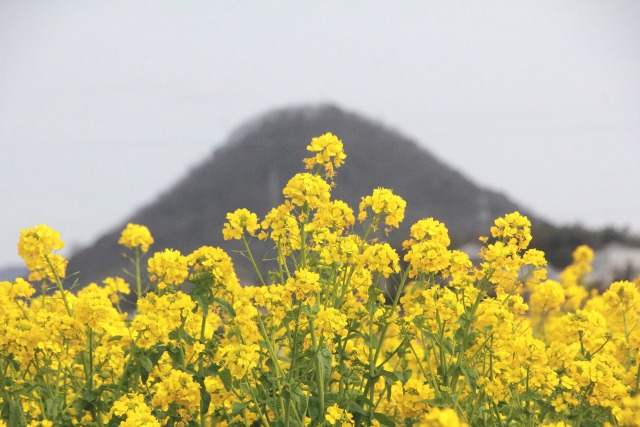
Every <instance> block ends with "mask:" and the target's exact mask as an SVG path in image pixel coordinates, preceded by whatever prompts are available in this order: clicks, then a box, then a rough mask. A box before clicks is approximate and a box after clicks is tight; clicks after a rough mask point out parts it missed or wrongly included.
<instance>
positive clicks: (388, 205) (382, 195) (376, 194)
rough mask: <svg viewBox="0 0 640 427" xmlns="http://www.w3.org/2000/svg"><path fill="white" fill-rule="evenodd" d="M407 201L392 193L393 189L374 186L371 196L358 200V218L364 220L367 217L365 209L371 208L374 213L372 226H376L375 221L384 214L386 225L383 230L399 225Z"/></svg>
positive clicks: (389, 229)
mask: <svg viewBox="0 0 640 427" xmlns="http://www.w3.org/2000/svg"><path fill="white" fill-rule="evenodd" d="M406 206H407V202H405V201H404V199H403V198H402V197H400V196H396V195H395V194H393V191H391V190H388V189H386V188H376V189H375V190H373V194H372V195H371V196H366V197H363V198H362V201H361V202H360V206H359V210H360V213H359V214H358V220H359V221H360V222H364V220H366V219H367V216H368V213H367V209H368V208H371V211H372V212H373V213H374V219H373V221H374V223H373V227H376V226H377V221H379V220H380V219H381V217H382V216H384V223H385V224H386V225H387V227H386V228H385V231H387V232H388V231H391V229H392V228H398V227H400V223H401V222H402V220H403V219H404V210H405V208H406Z"/></svg>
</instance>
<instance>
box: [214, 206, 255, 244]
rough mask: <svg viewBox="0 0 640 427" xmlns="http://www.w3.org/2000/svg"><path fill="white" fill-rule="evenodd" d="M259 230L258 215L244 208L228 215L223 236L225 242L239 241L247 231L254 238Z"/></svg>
mask: <svg viewBox="0 0 640 427" xmlns="http://www.w3.org/2000/svg"><path fill="white" fill-rule="evenodd" d="M259 228H260V225H259V224H258V217H257V216H256V214H254V213H253V212H249V210H248V209H244V208H242V209H237V210H236V211H235V212H230V213H228V214H227V222H225V223H224V228H223V230H222V235H223V237H224V240H230V239H236V240H239V239H242V236H243V234H244V232H245V230H246V231H247V233H249V234H250V235H252V236H253V235H254V234H255V232H256V231H257V230H258V229H259Z"/></svg>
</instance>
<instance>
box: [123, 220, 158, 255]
mask: <svg viewBox="0 0 640 427" xmlns="http://www.w3.org/2000/svg"><path fill="white" fill-rule="evenodd" d="M118 244H120V245H122V246H124V247H126V248H130V249H135V248H140V250H141V251H142V252H143V253H146V252H147V251H148V250H149V246H150V245H151V244H153V237H152V236H151V233H150V232H149V229H148V228H147V227H145V226H144V225H138V224H131V223H129V224H127V226H126V227H125V229H124V230H122V234H120V240H118Z"/></svg>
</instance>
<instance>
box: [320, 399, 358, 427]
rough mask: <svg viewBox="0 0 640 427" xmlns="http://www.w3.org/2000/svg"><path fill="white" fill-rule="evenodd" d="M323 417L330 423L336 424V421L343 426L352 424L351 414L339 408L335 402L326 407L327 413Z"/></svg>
mask: <svg viewBox="0 0 640 427" xmlns="http://www.w3.org/2000/svg"><path fill="white" fill-rule="evenodd" d="M324 419H325V420H326V421H328V422H329V424H331V425H336V423H337V422H338V421H339V422H340V424H341V425H343V426H352V425H354V424H353V415H351V414H350V413H348V412H347V411H345V410H344V409H342V408H340V407H339V406H338V404H337V403H334V404H333V405H331V406H329V407H328V408H327V413H326V414H325V415H324Z"/></svg>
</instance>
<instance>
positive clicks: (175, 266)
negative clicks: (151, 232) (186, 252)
mask: <svg viewBox="0 0 640 427" xmlns="http://www.w3.org/2000/svg"><path fill="white" fill-rule="evenodd" d="M188 263H189V260H188V259H187V257H185V256H183V255H182V254H181V253H180V251H177V250H174V249H165V250H164V251H162V252H156V253H155V254H153V257H152V258H149V262H148V268H147V271H148V272H149V274H150V275H151V276H150V279H151V280H152V281H158V289H165V288H166V287H167V285H176V286H177V285H180V284H182V283H183V282H184V280H185V279H186V278H187V276H188V275H189V268H188Z"/></svg>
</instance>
